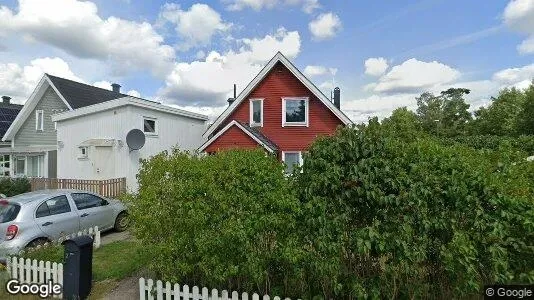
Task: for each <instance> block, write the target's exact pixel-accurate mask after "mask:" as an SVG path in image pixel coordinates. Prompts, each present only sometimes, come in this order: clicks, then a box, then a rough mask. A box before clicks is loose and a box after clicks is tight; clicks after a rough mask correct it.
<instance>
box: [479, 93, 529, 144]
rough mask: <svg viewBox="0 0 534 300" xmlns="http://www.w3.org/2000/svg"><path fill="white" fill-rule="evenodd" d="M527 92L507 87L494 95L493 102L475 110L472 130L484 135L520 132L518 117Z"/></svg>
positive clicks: (511, 134) (510, 134)
mask: <svg viewBox="0 0 534 300" xmlns="http://www.w3.org/2000/svg"><path fill="white" fill-rule="evenodd" d="M524 99H525V94H524V93H523V92H522V91H521V90H519V89H516V88H506V89H503V90H501V91H500V92H499V95H498V96H497V97H496V98H495V97H492V102H491V104H490V105H489V106H488V107H487V108H485V107H481V108H480V109H478V110H477V111H475V120H473V122H472V126H471V132H472V133H473V134H478V135H483V134H491V135H499V136H504V135H509V136H513V135H516V134H517V133H518V128H517V125H518V117H519V114H520V112H521V110H522V106H523V103H524Z"/></svg>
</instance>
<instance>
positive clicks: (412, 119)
mask: <svg viewBox="0 0 534 300" xmlns="http://www.w3.org/2000/svg"><path fill="white" fill-rule="evenodd" d="M382 124H384V126H386V127H388V128H389V129H390V130H391V131H392V132H395V134H397V135H399V136H402V137H404V138H406V139H411V138H414V137H417V136H419V135H420V134H421V133H422V127H421V122H420V121H419V119H418V118H417V114H415V113H414V112H413V111H411V110H409V109H408V108H407V107H405V106H404V107H399V108H397V109H395V110H394V111H393V113H392V114H391V116H390V117H388V118H385V119H384V120H383V121H382Z"/></svg>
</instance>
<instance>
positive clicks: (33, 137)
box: [13, 87, 68, 147]
mask: <svg viewBox="0 0 534 300" xmlns="http://www.w3.org/2000/svg"><path fill="white" fill-rule="evenodd" d="M67 109H68V108H67V106H66V105H65V103H64V102H63V101H62V100H61V99H60V98H59V96H58V95H57V94H56V92H55V91H54V90H53V89H52V88H51V87H48V89H47V90H46V92H45V93H44V95H43V97H41V99H40V100H39V102H38V103H37V105H36V107H35V108H34V109H33V111H32V112H31V113H30V115H29V116H28V118H27V119H26V121H25V122H24V124H23V125H22V126H21V127H20V129H19V130H18V131H17V134H16V135H15V138H14V139H13V144H14V146H15V147H17V146H30V145H31V146H36V145H56V130H55V129H54V122H52V119H51V116H52V115H53V114H55V113H58V112H60V111H64V110H67ZM38 110H43V116H44V120H43V122H44V123H43V125H44V126H43V131H38V130H36V129H35V118H36V116H35V112H36V111H38Z"/></svg>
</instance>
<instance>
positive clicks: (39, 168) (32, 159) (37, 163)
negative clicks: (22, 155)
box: [26, 155, 44, 177]
mask: <svg viewBox="0 0 534 300" xmlns="http://www.w3.org/2000/svg"><path fill="white" fill-rule="evenodd" d="M43 169H44V156H43V155H39V156H27V157H26V176H28V177H43Z"/></svg>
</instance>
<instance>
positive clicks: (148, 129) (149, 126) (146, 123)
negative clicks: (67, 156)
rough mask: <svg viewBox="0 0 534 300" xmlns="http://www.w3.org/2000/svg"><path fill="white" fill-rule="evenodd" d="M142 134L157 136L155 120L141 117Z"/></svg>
mask: <svg viewBox="0 0 534 300" xmlns="http://www.w3.org/2000/svg"><path fill="white" fill-rule="evenodd" d="M143 132H144V133H145V134H148V135H157V134H158V124H157V120H156V119H155V118H148V117H143Z"/></svg>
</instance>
